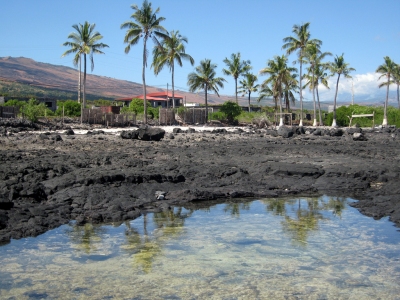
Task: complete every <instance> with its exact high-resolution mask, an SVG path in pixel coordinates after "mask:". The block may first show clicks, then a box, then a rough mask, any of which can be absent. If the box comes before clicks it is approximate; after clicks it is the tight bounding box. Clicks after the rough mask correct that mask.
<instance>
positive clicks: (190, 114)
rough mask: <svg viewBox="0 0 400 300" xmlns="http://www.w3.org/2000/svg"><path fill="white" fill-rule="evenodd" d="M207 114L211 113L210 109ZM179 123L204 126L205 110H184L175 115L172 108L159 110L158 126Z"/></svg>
mask: <svg viewBox="0 0 400 300" xmlns="http://www.w3.org/2000/svg"><path fill="white" fill-rule="evenodd" d="M208 112H209V113H212V112H213V109H212V108H209V109H208ZM177 122H179V123H184V124H205V123H206V109H205V108H186V109H185V110H183V111H180V112H179V113H178V114H175V111H174V110H173V109H172V108H160V111H159V123H160V125H173V124H176V123H177Z"/></svg>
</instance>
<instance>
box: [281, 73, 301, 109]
mask: <svg viewBox="0 0 400 300" xmlns="http://www.w3.org/2000/svg"><path fill="white" fill-rule="evenodd" d="M297 76H298V74H297V73H291V74H290V76H289V77H287V79H286V80H285V85H284V88H283V95H282V97H283V99H284V100H285V101H284V102H285V107H286V111H287V112H290V103H292V104H293V105H295V103H296V97H295V95H294V93H298V90H299V82H298V80H297Z"/></svg>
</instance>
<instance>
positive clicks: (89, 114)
mask: <svg viewBox="0 0 400 300" xmlns="http://www.w3.org/2000/svg"><path fill="white" fill-rule="evenodd" d="M82 122H83V123H88V124H102V125H107V126H127V125H135V124H136V115H135V114H113V113H104V112H102V111H101V110H100V109H88V108H85V109H84V110H83V114H82Z"/></svg>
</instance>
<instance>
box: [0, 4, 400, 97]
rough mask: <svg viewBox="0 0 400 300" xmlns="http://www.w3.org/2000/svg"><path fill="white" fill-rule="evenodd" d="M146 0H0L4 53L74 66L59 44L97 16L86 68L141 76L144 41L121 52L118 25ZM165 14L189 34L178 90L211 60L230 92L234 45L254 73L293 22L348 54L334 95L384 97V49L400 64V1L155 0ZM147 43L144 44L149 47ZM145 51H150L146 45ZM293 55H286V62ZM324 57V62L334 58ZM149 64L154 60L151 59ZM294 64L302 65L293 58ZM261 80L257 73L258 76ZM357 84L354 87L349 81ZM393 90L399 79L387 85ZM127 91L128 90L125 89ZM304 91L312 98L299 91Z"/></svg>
mask: <svg viewBox="0 0 400 300" xmlns="http://www.w3.org/2000/svg"><path fill="white" fill-rule="evenodd" d="M141 1H142V0H140V1H139V0H116V1H111V0H69V1H55V0H35V1H32V0H13V1H9V0H0V3H1V7H2V17H1V22H2V26H1V28H0V41H1V42H0V57H6V56H12V57H21V56H22V57H27V58H32V59H34V60H36V61H39V62H44V63H50V64H55V65H64V66H69V67H73V64H72V59H73V56H72V55H71V56H67V57H63V58H62V57H61V56H62V54H63V53H64V51H66V50H67V49H68V48H67V47H64V46H62V44H63V43H64V42H66V41H67V40H68V39H67V37H68V35H69V34H70V33H71V32H73V30H74V29H73V28H72V25H73V24H78V23H84V22H85V21H88V22H89V23H95V24H96V30H97V31H98V32H100V34H102V35H103V39H102V42H103V43H105V44H107V45H108V46H109V48H105V49H104V52H105V54H104V55H95V56H94V64H95V66H94V70H93V72H91V71H90V68H88V73H89V74H94V75H101V76H107V77H111V78H116V79H123V80H129V81H133V82H137V83H141V82H142V51H143V43H142V42H140V43H139V44H138V45H136V46H134V47H132V48H131V51H130V52H129V53H128V54H125V52H124V49H125V46H126V44H124V42H123V40H124V36H125V33H126V30H125V29H123V30H121V29H120V26H121V24H122V23H123V22H125V21H128V20H130V16H131V15H132V13H133V12H134V10H133V9H132V8H131V5H132V4H137V5H138V6H139V7H140V6H141V5H142V2H141ZM150 2H151V3H152V7H153V8H154V9H156V8H160V12H159V13H158V16H160V17H164V18H166V20H165V21H164V22H162V23H161V25H163V26H164V27H165V28H166V29H167V30H168V31H172V30H175V31H176V30H179V32H180V33H181V34H182V35H184V36H186V37H187V38H188V43H187V45H186V52H187V53H188V54H190V55H191V56H192V57H193V58H194V59H195V65H194V66H191V65H190V63H189V62H184V65H183V67H176V68H175V89H180V90H184V91H187V90H188V86H187V75H188V74H189V73H190V72H193V71H195V67H196V66H197V65H199V63H200V61H201V60H203V59H206V58H208V59H211V61H212V62H213V63H215V64H217V66H218V67H217V76H221V77H224V78H225V79H226V80H227V82H226V83H225V84H224V88H223V89H220V94H223V95H234V89H235V88H234V80H233V78H232V77H229V76H226V75H223V73H222V69H223V68H224V67H225V64H224V63H223V60H224V59H225V58H226V57H228V58H229V57H230V56H231V54H232V53H237V52H240V53H241V56H242V58H243V59H245V60H250V61H251V65H252V71H251V72H252V73H254V74H256V75H258V74H259V71H260V70H261V69H262V68H264V67H266V63H267V61H268V60H269V59H273V57H274V56H275V55H282V54H285V50H282V45H283V38H285V37H288V36H291V35H293V33H292V28H293V25H295V24H298V25H301V24H303V23H305V22H310V32H311V38H316V39H320V40H321V41H322V42H323V44H322V47H321V50H322V51H329V52H331V53H332V54H333V55H334V56H336V55H341V54H342V53H344V58H345V61H346V62H348V63H349V64H350V66H351V67H353V68H355V69H356V71H354V72H352V73H351V75H352V76H353V79H352V80H349V79H341V80H340V86H339V95H338V101H346V100H350V99H351V97H352V92H354V99H355V100H356V101H358V100H359V101H361V100H368V99H375V98H379V99H380V98H382V100H381V102H382V103H383V101H384V99H385V95H386V94H385V90H384V89H379V88H378V77H379V74H377V73H375V70H376V69H377V67H378V66H379V65H381V64H383V63H384V59H383V57H384V56H389V57H390V58H391V59H392V60H393V61H395V62H396V63H400V19H399V12H400V0H380V1H378V0H336V1H319V0H280V1H276V0H247V1H244V0H153V1H150ZM152 47H153V44H152V42H150V43H149V51H151V50H152ZM150 53H151V52H150ZM295 60H296V54H291V55H289V62H290V63H292V62H293V61H295ZM332 60H333V57H328V58H327V61H332ZM150 65H151V60H149V62H148V66H150ZM294 66H295V67H298V66H299V65H298V64H295V65H294ZM336 78H337V77H332V78H331V79H330V80H329V86H330V87H331V89H330V90H326V89H323V88H321V89H320V97H321V100H323V101H333V98H334V91H335V83H336ZM265 79H267V77H266V76H259V81H258V82H259V83H262V81H264V80H265ZM146 83H147V84H148V85H152V86H156V87H161V88H166V87H167V83H168V84H169V87H170V86H171V73H170V72H169V69H167V68H165V69H164V70H163V71H162V72H161V73H160V74H158V76H155V75H154V72H153V70H152V69H150V68H149V67H148V68H147V69H146ZM352 86H353V89H352ZM390 89H391V91H392V92H391V98H392V99H393V101H394V99H395V95H396V94H395V89H396V86H391V88H390ZM128 96H131V95H127V97H128ZM304 99H305V100H310V101H311V100H312V95H311V94H310V92H308V91H305V92H304Z"/></svg>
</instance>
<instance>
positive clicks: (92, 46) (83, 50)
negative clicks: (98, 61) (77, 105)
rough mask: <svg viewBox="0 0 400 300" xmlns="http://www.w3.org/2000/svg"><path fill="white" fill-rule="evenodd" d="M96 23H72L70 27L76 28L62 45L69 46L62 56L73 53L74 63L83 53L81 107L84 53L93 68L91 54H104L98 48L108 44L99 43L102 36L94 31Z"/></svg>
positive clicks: (84, 97) (84, 84) (83, 102)
mask: <svg viewBox="0 0 400 300" xmlns="http://www.w3.org/2000/svg"><path fill="white" fill-rule="evenodd" d="M95 27H96V24H94V23H93V24H90V23H89V22H87V21H85V23H84V24H83V25H82V24H79V25H78V24H75V25H72V28H74V29H75V30H76V32H72V33H70V35H69V36H68V39H71V41H68V42H65V43H64V44H63V46H68V47H71V49H69V50H67V51H65V52H64V54H63V55H62V56H65V55H68V54H70V53H75V57H74V60H73V61H74V64H77V63H78V61H79V62H80V59H81V55H83V101H82V107H85V106H86V55H89V58H90V61H91V70H92V71H93V69H94V60H93V54H104V52H103V51H101V50H100V49H103V48H106V47H108V45H106V44H103V43H99V41H100V40H101V39H102V38H103V36H102V35H101V34H100V33H99V32H97V31H94V29H95Z"/></svg>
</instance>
